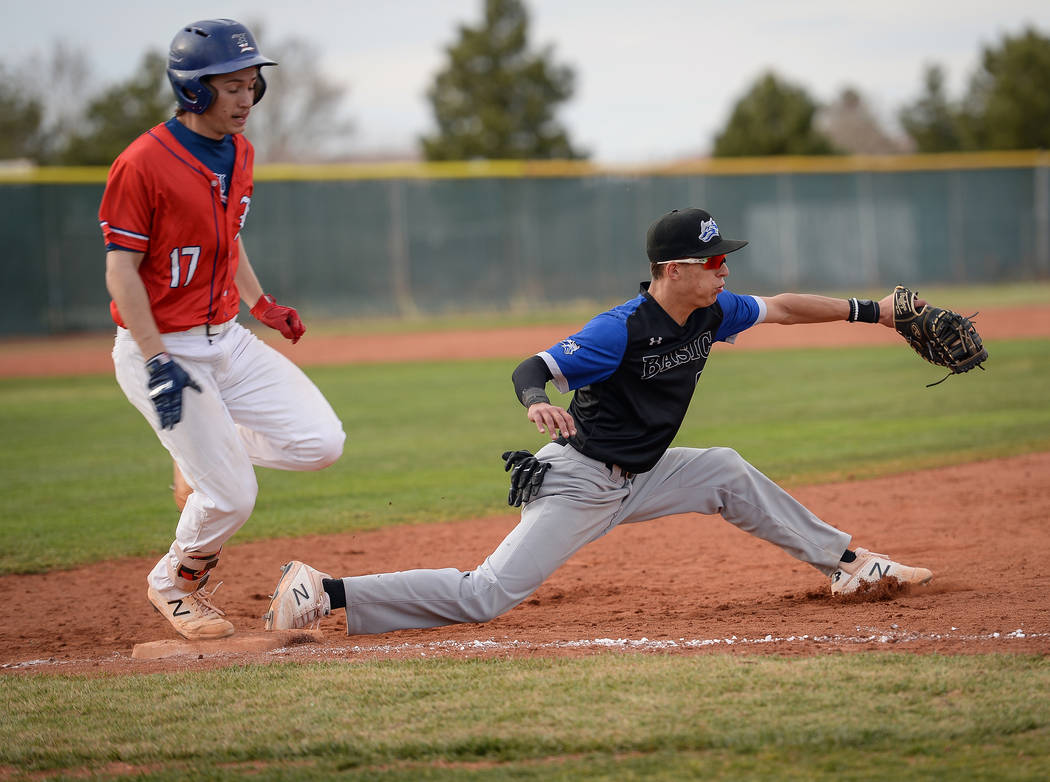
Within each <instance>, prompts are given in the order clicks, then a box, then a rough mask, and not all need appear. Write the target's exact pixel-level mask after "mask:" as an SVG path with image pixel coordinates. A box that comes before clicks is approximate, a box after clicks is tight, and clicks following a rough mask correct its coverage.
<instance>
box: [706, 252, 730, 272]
mask: <svg viewBox="0 0 1050 782" xmlns="http://www.w3.org/2000/svg"><path fill="white" fill-rule="evenodd" d="M725 262H726V257H725V256H724V255H712V256H711V257H710V258H705V259H704V268H705V269H719V268H721V266H722V264H723V263H725Z"/></svg>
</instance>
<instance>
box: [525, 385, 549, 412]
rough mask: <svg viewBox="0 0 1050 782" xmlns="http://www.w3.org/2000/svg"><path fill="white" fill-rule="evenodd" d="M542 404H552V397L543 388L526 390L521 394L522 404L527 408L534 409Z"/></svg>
mask: <svg viewBox="0 0 1050 782" xmlns="http://www.w3.org/2000/svg"><path fill="white" fill-rule="evenodd" d="M540 402H543V403H544V404H548V405H549V404H550V402H551V400H550V397H548V396H547V393H546V392H545V391H544V390H543V389H542V388H526V389H524V390H523V391H522V392H521V403H522V404H523V405H525V407H527V408H528V407H532V406H533V405H535V404H539V403H540Z"/></svg>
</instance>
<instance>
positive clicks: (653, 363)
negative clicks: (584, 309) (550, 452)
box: [538, 282, 765, 473]
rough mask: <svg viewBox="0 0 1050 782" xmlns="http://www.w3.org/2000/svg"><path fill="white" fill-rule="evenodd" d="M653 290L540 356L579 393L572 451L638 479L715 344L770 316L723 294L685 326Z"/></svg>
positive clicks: (678, 419)
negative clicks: (665, 308) (631, 474)
mask: <svg viewBox="0 0 1050 782" xmlns="http://www.w3.org/2000/svg"><path fill="white" fill-rule="evenodd" d="M648 288H649V283H647V282H645V283H642V288H641V292H640V293H639V294H638V296H636V297H635V298H633V299H631V300H630V301H628V302H625V303H624V304H621V305H619V306H618V307H614V308H613V309H611V310H609V311H608V312H604V313H602V314H601V315H598V316H596V317H594V318H593V319H591V321H590V322H589V323H587V325H586V326H584V327H583V328H582V329H581V330H580V331H578V332H576V333H575V334H573V335H572V336H571V337H568V338H566V339H563V340H562V341H561V342H559V343H558V344H557V345H553V346H552V347H550V348H549V349H547V350H545V351H543V352H542V353H539V354H538V355H539V356H540V358H542V359H543V360H544V362H545V363H546V364H547V368H548V369H549V370H550V372H551V374H552V375H553V382H554V386H555V387H556V388H557V389H558V390H559V391H561V392H562V393H567V392H569V391H571V390H575V392H576V393H575V394H574V395H573V399H572V402H571V404H570V405H569V413H570V414H571V415H572V417H573V420H575V422H576V435H575V436H574V437H572V438H570V442H571V444H572V446H573V447H574V448H576V450H578V451H580V453H582V454H584V455H585V456H590V457H591V458H592V459H598V460H599V461H603V462H607V463H611V464H618V465H620V467H622V468H623V469H625V470H627V471H628V472H635V473H639V472H647V471H648V470H651V469H652V468H653V465H655V464H656V462H657V460H659V458H660V457H661V456H662V455H663V453H664V451H666V450H667V448H668V447H669V446H670V445H671V441H672V440H674V437H675V435H676V434H677V433H678V430H679V428H680V427H681V425H682V421H683V420H684V419H685V414H686V411H687V410H688V408H689V402H690V400H691V399H692V397H693V391H694V389H695V388H696V384H697V382H698V381H699V380H700V374H701V372H703V370H704V365H705V364H706V362H707V357H708V355H709V354H710V352H711V346H712V345H713V344H714V343H715V342H718V341H726V342H731V341H732V340H733V338H734V337H735V336H736V335H737V334H739V333H740V332H741V331H744V330H745V329H747V328H750V327H751V326H753V325H755V324H756V323H759V322H761V321H762V319H763V318H764V317H765V304H764V302H762V300H761V299H758V298H756V297H754V296H739V295H737V294H735V293H731V292H729V291H725V290H724V291H722V292H721V293H720V294H718V299H717V300H716V301H715V303H714V304H712V305H711V306H710V307H703V308H700V309H697V310H694V311H693V313H692V314H691V315H690V316H689V319H688V320H687V321H686V323H685V325H682V326H680V325H678V323H677V322H675V320H674V319H673V318H671V316H670V315H668V314H667V313H666V312H665V311H664V309H663V308H662V307H661V306H660V305H659V304H657V302H656V300H655V299H653V297H652V296H650V295H649V292H648Z"/></svg>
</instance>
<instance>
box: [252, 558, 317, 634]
mask: <svg viewBox="0 0 1050 782" xmlns="http://www.w3.org/2000/svg"><path fill="white" fill-rule="evenodd" d="M326 578H329V575H328V574H327V573H321V572H320V571H318V570H314V569H313V568H312V567H310V566H309V565H307V564H306V563H304V562H299V561H297V560H292V561H291V562H289V563H288V564H287V565H285V566H284V567H282V568H281V579H280V581H278V582H277V588H276V589H274V590H273V595H272V597H271V598H270V607H269V608H268V609H267V611H266V613H265V614H263V627H265V628H266V629H267V630H302V629H303V628H306V627H317V625H318V624H320V622H321V619H323V618H324V617H326V616H328V615H329V614H330V613H332V600H331V598H329V597H328V593H327V592H325V591H324V584H323V581H324V579H326Z"/></svg>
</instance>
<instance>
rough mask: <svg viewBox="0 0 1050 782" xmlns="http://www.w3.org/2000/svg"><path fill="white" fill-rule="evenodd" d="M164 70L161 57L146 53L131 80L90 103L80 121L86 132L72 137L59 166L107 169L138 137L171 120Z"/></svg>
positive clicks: (170, 102) (114, 87) (169, 89)
mask: <svg viewBox="0 0 1050 782" xmlns="http://www.w3.org/2000/svg"><path fill="white" fill-rule="evenodd" d="M166 67H167V57H166V56H165V55H163V54H160V53H159V52H156V51H151V52H147V53H146V54H145V55H144V56H143V58H142V64H141V65H140V66H139V69H138V72H137V73H136V74H135V75H134V76H133V77H131V78H130V79H129V80H127V81H126V82H123V83H119V84H116V85H114V86H113V87H110V88H109V89H107V90H105V91H103V92H102V93H101V94H100V95H99V96H98V97H96V98H94V99H92V100H91V101H90V102H89V103H88V105H87V108H86V110H85V113H84V118H83V120H82V122H83V123H84V125H85V127H86V130H84V131H81V132H80V133H77V134H74V135H73V136H72V138H71V139H70V140H69V143H68V144H67V145H66V147H65V149H63V150H61V151H60V152H59V155H58V156H59V160H60V162H62V163H65V164H67V165H81V166H103V165H104V166H108V165H109V164H110V163H112V162H113V160H114V159H115V158H116V157H117V155H119V154H120V153H121V152H122V151H123V150H124V148H125V147H126V146H127V145H128V144H130V143H131V142H132V141H134V140H135V139H136V138H137V137H138V136H140V135H141V134H142V133H144V132H145V131H147V130H149V128H151V127H153V126H154V125H156V124H158V123H160V122H164V121H165V120H166V119H168V118H169V117H171V116H172V112H173V107H174V103H175V98H174V96H173V95H172V92H171V86H170V84H169V82H168V77H167V74H166V73H165V69H166Z"/></svg>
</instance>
